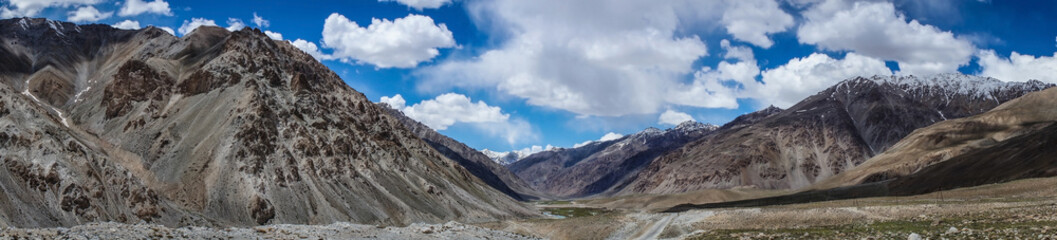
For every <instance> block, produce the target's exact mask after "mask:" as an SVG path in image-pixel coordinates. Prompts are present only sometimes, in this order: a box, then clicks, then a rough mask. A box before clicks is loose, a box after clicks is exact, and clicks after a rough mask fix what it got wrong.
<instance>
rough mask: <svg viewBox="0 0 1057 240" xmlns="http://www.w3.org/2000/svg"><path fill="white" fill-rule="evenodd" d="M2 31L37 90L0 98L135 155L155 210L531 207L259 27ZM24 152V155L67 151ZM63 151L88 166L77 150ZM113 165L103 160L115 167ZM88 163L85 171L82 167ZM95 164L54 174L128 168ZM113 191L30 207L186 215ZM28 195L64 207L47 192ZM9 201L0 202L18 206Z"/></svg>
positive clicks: (260, 220) (355, 214) (7, 68)
mask: <svg viewBox="0 0 1057 240" xmlns="http://www.w3.org/2000/svg"><path fill="white" fill-rule="evenodd" d="M0 30H3V31H0V41H2V43H3V44H2V45H0V46H2V47H0V49H2V50H0V62H3V63H5V64H4V66H3V67H0V82H2V83H3V84H6V85H7V86H9V87H10V88H11V89H14V90H15V91H17V92H22V91H28V92H29V93H30V94H28V95H17V96H5V97H18V98H24V99H23V100H24V101H26V100H25V99H31V98H39V101H35V100H34V101H33V103H34V104H37V105H38V106H37V107H38V108H39V109H45V110H47V109H52V110H51V111H48V116H50V117H51V118H50V119H52V121H54V122H55V123H57V124H55V123H53V124H52V125H55V126H62V127H61V128H60V130H61V131H65V132H84V133H85V134H86V135H88V136H92V137H95V138H96V139H98V143H97V144H96V145H98V146H99V148H101V149H100V150H93V151H88V150H86V151H85V152H102V153H110V154H109V155H111V156H110V157H113V158H118V157H116V156H113V152H123V153H127V155H131V156H125V157H120V158H119V159H121V160H126V159H134V160H135V163H132V165H138V166H142V168H143V170H142V171H143V174H131V176H130V177H132V178H138V179H132V180H129V182H133V183H134V182H139V183H140V184H143V185H145V187H146V188H147V190H149V191H147V192H153V193H154V194H153V195H150V198H156V201H157V204H158V205H167V204H168V205H174V206H176V208H177V209H179V210H180V211H186V212H189V213H192V214H193V215H198V216H200V217H201V218H204V219H207V220H208V221H209V222H210V223H213V224H217V225H255V224H264V223H330V222H335V221H350V222H358V223H381V224H406V223H410V222H418V221H426V222H441V221H447V220H456V219H457V220H464V221H475V220H491V219H496V218H506V217H512V216H529V215H534V214H535V211H533V210H531V209H530V208H529V207H527V206H525V205H524V204H521V203H518V202H516V201H514V200H513V199H511V198H509V197H507V196H506V195H504V194H503V193H500V192H498V191H496V190H494V189H492V188H490V187H489V186H488V185H486V184H485V183H484V182H482V181H480V180H479V179H477V178H476V177H474V176H473V175H472V174H470V173H469V172H468V171H466V170H465V169H464V168H462V167H461V166H459V165H458V164H457V163H455V162H453V161H452V160H450V159H447V158H445V157H443V156H442V155H441V154H439V153H437V152H436V151H434V150H433V149H432V148H431V147H430V146H429V145H428V144H426V143H425V142H423V141H422V140H420V139H418V138H417V137H415V136H414V134H413V133H412V132H411V131H408V130H407V129H406V128H404V127H403V125H402V124H401V123H400V122H399V121H398V120H397V119H394V118H392V117H390V116H389V115H388V114H386V113H385V110H384V109H382V108H379V107H378V106H375V105H374V104H373V103H371V102H370V101H368V100H367V99H366V98H365V97H364V96H363V95H362V94H361V93H359V92H356V91H355V90H353V89H352V88H350V87H348V86H347V85H345V84H344V83H343V82H342V80H341V79H339V78H338V76H337V75H336V74H334V73H333V72H331V71H330V70H329V69H327V68H326V67H325V66H323V65H322V64H320V63H319V62H317V61H315V60H314V59H313V58H312V57H311V56H309V55H308V54H305V53H303V52H301V51H300V50H298V49H297V48H295V47H293V46H292V45H290V44H289V43H288V42H285V41H273V40H271V39H270V38H268V37H267V36H265V35H264V34H262V33H261V32H260V31H258V30H251V29H248V28H247V29H243V30H241V31H238V32H234V33H231V32H228V31H226V30H224V29H222V28H217V27H201V28H198V29H197V30H195V31H194V32H192V33H190V34H188V35H187V36H184V37H183V38H176V37H173V36H172V35H169V34H167V33H165V32H163V31H161V30H159V29H156V28H146V29H142V30H138V31H127V30H118V29H113V28H111V27H109V26H105V25H85V26H77V25H74V24H71V23H63V22H56V21H49V20H45V19H10V20H2V21H0ZM37 124H41V126H39V127H44V126H43V124H46V123H37ZM66 125H68V126H69V127H66ZM23 127H26V128H30V127H37V126H34V125H24V126H23ZM61 131H60V132H61ZM41 134H42V135H52V134H58V133H48V132H44V133H41ZM19 137H22V138H25V137H27V136H25V135H20V136H19ZM50 137H61V136H50ZM82 141H83V140H82ZM65 145H67V144H62V145H61V146H65ZM27 151H31V152H30V153H24V154H18V155H19V156H27V157H29V156H36V155H46V154H55V153H57V152H58V153H61V152H63V151H61V149H54V148H49V147H38V148H33V149H30V150H27ZM67 152H68V151H67ZM103 157H106V156H105V155H104V156H103ZM55 159H56V161H57V162H61V163H62V164H61V165H64V166H70V167H71V168H72V167H74V166H80V165H78V164H77V163H76V161H77V160H76V158H73V157H72V156H66V155H63V154H59V155H57V156H56V157H55ZM26 161H37V160H26ZM107 162H108V163H109V164H103V166H101V167H100V168H103V169H108V168H116V167H117V166H113V165H115V163H112V162H110V161H107ZM86 167H87V166H81V167H78V169H76V171H82V172H89V169H84V168H86ZM8 169H9V170H10V169H11V168H10V167H8ZM34 171H36V170H34ZM94 171H95V172H92V173H91V174H88V175H87V176H81V175H62V174H60V175H59V178H60V181H61V182H86V181H92V180H91V179H90V178H92V177H94V178H102V179H108V178H113V177H115V176H111V175H110V174H121V172H114V173H111V172H107V171H103V170H94ZM144 176H152V177H150V178H145V177H144ZM31 181H33V180H31V179H26V178H21V177H16V178H12V179H11V181H8V182H5V183H4V185H3V187H4V188H5V189H25V191H31V192H33V191H35V192H36V193H33V194H38V195H45V196H50V195H56V193H52V192H51V191H63V190H62V189H48V188H37V189H30V188H29V186H30V185H29V182H31ZM108 191H110V190H106V191H105V192H103V193H102V194H89V195H88V197H87V198H86V200H85V201H84V202H86V203H83V204H81V203H79V204H81V205H79V206H83V207H82V208H83V210H80V211H84V212H91V213H94V214H95V216H98V217H96V218H89V217H85V216H86V215H83V214H58V212H55V211H52V212H39V215H32V216H27V217H28V218H33V219H38V220H41V221H37V222H38V223H42V224H43V222H45V221H43V220H42V219H52V221H51V222H54V223H58V224H59V225H69V223H71V222H79V221H88V220H94V221H128V222H135V221H139V220H140V219H142V220H146V221H149V222H158V223H162V224H167V225H178V224H184V223H186V222H181V221H180V220H179V219H175V218H174V217H169V214H174V213H172V212H165V211H162V212H159V213H157V214H154V215H150V214H148V215H142V216H137V217H138V218H139V219H127V218H120V217H119V216H118V215H116V214H113V213H112V212H113V211H111V210H109V209H114V208H131V207H129V206H131V205H130V204H131V203H129V202H127V201H126V202H122V201H116V200H109V199H107V198H103V196H107V194H110V192H108ZM125 195H127V194H126V193H122V194H121V196H125ZM5 197H9V198H10V197H11V195H5ZM28 204H36V206H34V207H36V208H38V209H59V208H61V206H59V205H55V202H53V201H40V202H31V203H28ZM122 206H124V207H122ZM13 207H14V206H12V205H3V206H0V208H3V211H6V212H9V213H17V212H19V211H20V210H19V209H12V208H13ZM64 211H65V212H71V211H73V210H64ZM30 214H38V212H33V213H30ZM0 221H2V222H7V223H9V224H14V225H18V226H34V225H32V224H34V222H32V221H29V222H25V221H15V220H14V219H12V218H4V219H0ZM23 224H24V225H23ZM45 225H46V224H45Z"/></svg>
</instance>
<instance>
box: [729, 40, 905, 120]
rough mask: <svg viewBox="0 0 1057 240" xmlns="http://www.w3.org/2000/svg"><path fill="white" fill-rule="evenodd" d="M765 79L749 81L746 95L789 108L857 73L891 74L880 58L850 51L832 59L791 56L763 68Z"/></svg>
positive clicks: (871, 74)
mask: <svg viewBox="0 0 1057 240" xmlns="http://www.w3.org/2000/svg"><path fill="white" fill-rule="evenodd" d="M762 75H763V83H761V84H750V85H748V86H747V88H748V90H747V91H748V92H747V93H745V94H744V95H743V96H744V97H751V98H755V99H757V100H759V101H760V102H762V103H764V104H770V105H775V106H778V107H780V108H788V107H790V106H792V105H793V104H796V103H797V102H799V101H800V100H803V99H804V98H806V97H808V96H811V95H813V94H815V93H818V92H819V91H821V90H824V89H826V88H829V87H831V86H833V85H834V84H836V83H837V82H840V81H842V80H845V79H848V78H852V77H855V76H873V75H892V71H891V70H889V69H888V67H887V66H885V63H884V62H883V61H881V60H878V59H874V58H870V57H865V56H862V55H859V54H856V53H848V54H847V55H846V56H845V57H844V59H840V60H837V59H833V58H831V57H829V56H827V55H825V54H821V53H814V54H811V55H810V56H807V57H804V58H793V59H790V60H789V62H788V63H786V64H785V65H782V66H779V67H777V68H774V69H770V70H767V71H764V72H763V73H762Z"/></svg>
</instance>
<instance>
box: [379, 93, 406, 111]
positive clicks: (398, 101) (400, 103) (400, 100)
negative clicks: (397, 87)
mask: <svg viewBox="0 0 1057 240" xmlns="http://www.w3.org/2000/svg"><path fill="white" fill-rule="evenodd" d="M380 102H383V103H385V104H389V107H391V108H393V109H396V110H403V109H404V107H405V104H407V101H404V96H400V94H397V95H393V96H392V97H386V96H382V100H381V101H380Z"/></svg>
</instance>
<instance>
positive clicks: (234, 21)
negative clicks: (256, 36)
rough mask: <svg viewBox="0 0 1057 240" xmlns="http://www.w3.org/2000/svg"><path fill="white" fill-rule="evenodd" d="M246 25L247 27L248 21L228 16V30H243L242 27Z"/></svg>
mask: <svg viewBox="0 0 1057 240" xmlns="http://www.w3.org/2000/svg"><path fill="white" fill-rule="evenodd" d="M245 27H246V23H243V22H242V19H238V18H228V27H227V28H226V29H227V30H228V32H235V31H238V30H242V28H245Z"/></svg>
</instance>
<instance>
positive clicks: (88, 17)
mask: <svg viewBox="0 0 1057 240" xmlns="http://www.w3.org/2000/svg"><path fill="white" fill-rule="evenodd" d="M66 15H67V18H66V20H68V21H71V22H95V21H99V20H103V19H107V18H110V16H113V15H114V12H100V11H99V9H96V8H95V7H93V6H84V7H80V8H77V10H74V11H70V12H68V13H67V14H66Z"/></svg>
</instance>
